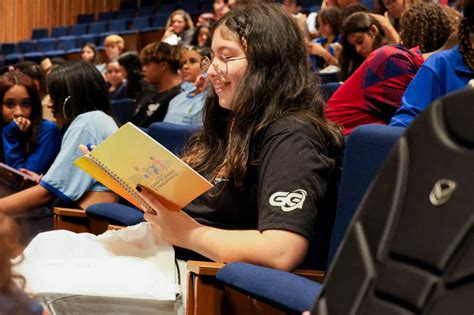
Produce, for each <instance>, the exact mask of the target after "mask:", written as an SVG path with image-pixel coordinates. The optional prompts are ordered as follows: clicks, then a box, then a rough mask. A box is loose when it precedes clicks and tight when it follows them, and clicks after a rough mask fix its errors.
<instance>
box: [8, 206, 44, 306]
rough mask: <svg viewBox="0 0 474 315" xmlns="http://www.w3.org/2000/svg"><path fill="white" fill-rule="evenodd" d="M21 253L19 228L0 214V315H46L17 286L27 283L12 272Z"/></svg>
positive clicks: (36, 303)
mask: <svg viewBox="0 0 474 315" xmlns="http://www.w3.org/2000/svg"><path fill="white" fill-rule="evenodd" d="M21 251H22V247H21V245H20V242H19V230H18V226H17V225H16V223H15V221H14V220H13V219H12V218H10V217H8V216H6V215H4V214H2V213H0V253H1V254H0V314H25V315H40V314H45V315H46V314H48V313H47V312H46V311H43V307H42V306H41V305H40V304H39V303H38V302H36V301H34V300H32V299H30V298H29V297H28V296H27V295H26V294H25V293H24V292H23V291H22V290H21V289H20V287H18V285H17V284H16V282H20V283H21V282H22V283H24V281H25V279H24V278H23V277H22V276H21V275H18V274H15V273H14V272H13V271H12V267H13V263H12V259H13V258H15V257H17V256H19V255H20V254H21ZM18 280H19V281H18Z"/></svg>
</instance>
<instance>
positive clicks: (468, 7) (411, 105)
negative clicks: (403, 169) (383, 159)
mask: <svg viewBox="0 0 474 315" xmlns="http://www.w3.org/2000/svg"><path fill="white" fill-rule="evenodd" d="M463 12H464V17H463V19H462V20H461V23H460V25H459V31H458V36H459V45H458V46H455V47H454V48H452V49H448V50H445V51H442V52H437V53H435V54H433V55H431V57H429V58H428V59H427V60H426V62H425V63H424V64H423V66H422V67H421V69H420V71H418V73H417V74H416V76H415V78H414V79H413V81H411V83H410V85H409V86H408V88H407V90H406V92H405V94H404V95H403V98H402V105H401V107H400V108H399V109H398V110H397V112H396V113H395V116H394V117H393V118H392V121H391V122H390V125H391V126H400V127H407V126H408V125H409V124H410V123H411V122H412V121H413V120H414V119H415V118H416V116H418V114H419V113H421V112H422V111H424V110H425V108H426V107H428V106H429V105H430V104H431V103H432V102H433V101H434V100H436V99H437V98H439V97H441V96H443V95H446V94H448V93H451V92H454V91H456V90H459V89H462V88H466V87H471V88H472V87H474V1H473V0H465V1H464V11H463Z"/></svg>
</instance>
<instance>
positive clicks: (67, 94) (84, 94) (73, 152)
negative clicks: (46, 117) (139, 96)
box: [0, 61, 117, 215]
mask: <svg viewBox="0 0 474 315" xmlns="http://www.w3.org/2000/svg"><path fill="white" fill-rule="evenodd" d="M47 85H48V91H49V93H50V96H51V100H52V109H53V113H54V115H55V117H56V121H57V123H58V125H59V126H61V128H62V131H63V132H64V135H63V139H62V142H61V149H60V151H59V154H58V155H57V157H56V159H55V160H54V162H53V164H52V165H51V167H50V168H49V170H48V171H47V173H46V174H45V175H44V176H42V177H40V176H39V175H38V174H35V173H33V172H29V174H30V175H32V176H35V177H36V178H37V180H38V181H39V184H38V185H35V186H33V187H31V188H28V189H25V190H23V191H20V192H18V193H16V194H13V195H10V196H8V197H5V198H1V199H0V212H1V213H5V214H11V215H13V214H19V213H25V214H28V212H29V211H33V210H34V209H37V208H39V207H42V206H47V205H49V204H50V203H51V202H52V201H53V200H54V199H56V198H57V199H58V200H59V201H60V202H61V203H63V204H67V205H70V206H76V207H77V206H78V207H81V208H86V207H87V206H89V205H90V204H93V203H97V202H107V201H110V202H114V201H116V200H117V198H116V196H115V194H113V193H111V192H110V191H108V189H107V188H105V187H104V186H103V185H101V184H99V183H98V182H97V181H95V180H94V179H93V178H91V177H90V176H89V175H87V174H86V173H84V172H83V171H81V170H80V169H78V168H77V167H75V166H74V165H73V164H72V162H73V161H74V160H75V159H77V158H78V157H80V156H81V155H82V153H81V152H80V150H79V149H78V146H79V144H82V143H93V144H98V143H100V142H102V141H103V140H104V139H105V138H107V137H108V136H110V135H111V134H112V133H113V132H114V131H115V130H116V129H117V125H116V123H115V121H114V120H113V119H112V117H110V116H109V114H108V113H109V107H110V104H109V97H108V93H107V87H106V85H105V81H104V79H103V77H102V75H101V74H100V73H99V71H97V69H96V68H95V67H94V66H93V65H92V64H90V63H87V62H84V61H74V62H68V63H65V64H62V65H60V66H58V67H56V68H54V69H53V70H52V71H51V73H50V74H49V75H48V78H47Z"/></svg>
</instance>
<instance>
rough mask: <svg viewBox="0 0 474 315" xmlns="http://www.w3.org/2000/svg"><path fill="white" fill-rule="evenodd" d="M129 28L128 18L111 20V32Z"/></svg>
mask: <svg viewBox="0 0 474 315" xmlns="http://www.w3.org/2000/svg"><path fill="white" fill-rule="evenodd" d="M126 29H127V20H125V19H120V20H111V21H109V32H117V33H118V32H121V31H125V30H126Z"/></svg>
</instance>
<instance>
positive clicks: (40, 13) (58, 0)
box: [0, 0, 120, 43]
mask: <svg viewBox="0 0 474 315" xmlns="http://www.w3.org/2000/svg"><path fill="white" fill-rule="evenodd" d="M119 8H120V0H0V42H2V43H4V42H17V41H19V40H25V39H30V38H31V30H32V29H34V28H49V29H50V31H51V28H52V27H54V26H64V25H71V24H74V23H75V22H76V19H77V15H78V14H85V13H95V14H96V16H97V14H98V13H99V12H103V11H116V10H118V9H119Z"/></svg>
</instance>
